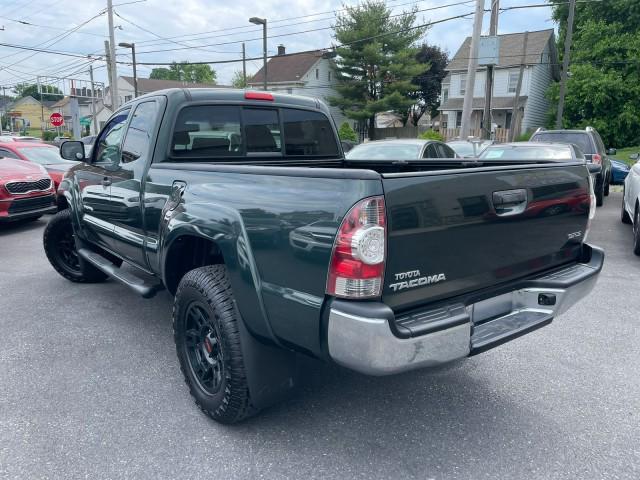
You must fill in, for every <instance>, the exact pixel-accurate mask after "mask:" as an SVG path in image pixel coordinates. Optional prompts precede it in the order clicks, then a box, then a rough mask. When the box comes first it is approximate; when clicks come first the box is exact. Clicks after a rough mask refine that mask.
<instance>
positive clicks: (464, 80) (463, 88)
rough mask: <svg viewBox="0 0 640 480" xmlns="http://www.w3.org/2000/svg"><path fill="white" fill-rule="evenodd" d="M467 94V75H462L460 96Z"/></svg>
mask: <svg viewBox="0 0 640 480" xmlns="http://www.w3.org/2000/svg"><path fill="white" fill-rule="evenodd" d="M466 92H467V74H466V73H461V74H460V95H464V94H465V93H466Z"/></svg>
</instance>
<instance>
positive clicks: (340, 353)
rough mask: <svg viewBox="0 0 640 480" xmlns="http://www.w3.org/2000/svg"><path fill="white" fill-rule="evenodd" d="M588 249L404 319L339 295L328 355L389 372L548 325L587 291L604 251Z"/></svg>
mask: <svg viewBox="0 0 640 480" xmlns="http://www.w3.org/2000/svg"><path fill="white" fill-rule="evenodd" d="M585 250H587V251H588V253H589V255H588V258H586V259H585V263H578V264H575V265H572V266H569V267H565V268H562V269H558V270H555V271H553V272H551V273H548V274H545V275H542V276H540V277H537V278H533V279H531V280H528V281H526V282H524V286H521V287H520V288H518V289H517V290H513V291H511V292H508V293H504V294H502V295H496V296H494V297H492V298H488V299H485V300H481V301H478V302H476V303H472V304H469V305H463V304H461V303H457V304H453V305H449V306H446V307H440V308H437V309H430V310H425V311H423V312H419V313H417V314H415V313H414V314H412V315H411V316H407V317H403V318H399V319H396V318H395V317H394V313H393V311H392V310H391V309H390V308H389V307H388V306H386V305H384V304H382V303H374V302H349V301H346V300H333V302H332V303H331V307H330V310H329V322H328V328H327V344H328V349H329V355H330V356H331V358H332V359H333V360H334V361H335V362H336V363H338V364H340V365H343V366H345V367H348V368H351V369H353V370H356V371H359V372H361V373H365V374H368V375H388V374H393V373H398V372H402V371H406V370H412V369H416V368H421V367H429V366H435V365H440V364H443V363H446V362H449V361H452V360H456V359H459V358H463V357H467V356H470V355H476V354H478V353H482V352H484V351H486V350H489V349H491V348H494V347H496V346H498V345H501V344H503V343H505V342H508V341H510V340H513V339H515V338H518V337H520V336H522V335H525V334H527V333H529V332H532V331H534V330H536V329H538V328H540V327H543V326H545V325H548V324H549V323H551V321H552V320H553V319H554V318H555V317H556V316H558V315H560V314H562V313H564V312H566V311H567V310H568V309H569V308H570V307H571V306H572V305H574V304H575V303H576V302H577V301H579V300H580V299H581V298H583V297H584V296H586V295H588V294H589V292H591V290H592V289H593V287H594V286H595V284H596V282H597V279H598V274H599V273H600V270H601V269H602V265H603V262H604V253H603V251H602V250H600V249H597V248H592V247H589V246H586V245H585ZM391 325H394V326H395V327H396V328H395V332H396V334H394V332H393V331H392V329H391ZM397 334H400V335H403V337H404V338H400V337H399V336H398V335H397Z"/></svg>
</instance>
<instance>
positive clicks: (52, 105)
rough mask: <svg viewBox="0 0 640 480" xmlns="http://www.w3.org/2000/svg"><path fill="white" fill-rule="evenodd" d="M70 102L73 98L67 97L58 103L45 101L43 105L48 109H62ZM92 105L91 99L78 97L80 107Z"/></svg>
mask: <svg viewBox="0 0 640 480" xmlns="http://www.w3.org/2000/svg"><path fill="white" fill-rule="evenodd" d="M70 101H71V98H70V97H68V96H65V97H63V98H61V99H60V100H58V101H53V102H51V101H49V100H45V101H43V102H42V103H43V104H44V105H45V106H46V107H48V108H61V107H64V106H65V105H67V104H68V103H69V102H70ZM90 103H91V99H90V98H86V97H78V105H89V104H90Z"/></svg>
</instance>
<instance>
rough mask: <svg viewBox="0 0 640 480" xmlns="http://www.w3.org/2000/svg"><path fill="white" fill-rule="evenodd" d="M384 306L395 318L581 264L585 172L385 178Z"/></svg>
mask: <svg viewBox="0 0 640 480" xmlns="http://www.w3.org/2000/svg"><path fill="white" fill-rule="evenodd" d="M382 181H383V187H384V191H385V202H386V210H387V215H388V219H389V222H388V247H387V263H386V269H385V280H384V289H383V298H382V299H383V301H384V302H385V303H386V304H387V305H389V306H390V307H391V308H392V309H394V310H395V311H401V310H405V309H409V308H412V307H414V306H418V305H420V304H421V303H425V302H431V301H437V300H441V299H445V298H449V297H454V296H457V295H462V294H465V293H468V292H471V291H476V290H481V289H485V288H488V287H493V286H498V285H500V284H505V283H506V282H509V281H511V280H514V279H517V278H522V277H526V276H530V275H532V274H535V273H536V272H541V271H544V270H548V269H550V268H552V267H554V266H557V265H561V264H565V263H569V262H572V261H575V260H576V259H577V258H578V257H579V255H580V251H581V243H582V242H583V240H584V238H583V237H584V235H585V232H586V229H587V224H588V221H589V204H590V187H589V174H588V172H587V169H586V168H585V166H584V165H579V164H542V165H526V166H511V167H509V166H500V167H484V168H475V169H460V170H455V171H453V170H446V171H439V172H438V171H436V172H418V173H392V174H384V175H383V180H382Z"/></svg>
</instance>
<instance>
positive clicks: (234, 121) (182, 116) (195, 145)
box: [171, 105, 242, 157]
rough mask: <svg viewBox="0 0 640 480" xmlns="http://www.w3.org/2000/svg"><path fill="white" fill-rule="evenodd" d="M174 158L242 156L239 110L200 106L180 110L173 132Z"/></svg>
mask: <svg viewBox="0 0 640 480" xmlns="http://www.w3.org/2000/svg"><path fill="white" fill-rule="evenodd" d="M171 154H172V156H174V157H234V156H239V155H242V132H241V131H240V107H234V106H222V105H201V106H197V107H186V108H183V109H182V110H181V111H180V113H179V114H178V118H177V120H176V126H175V128H174V131H173V139H172V146H171Z"/></svg>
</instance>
